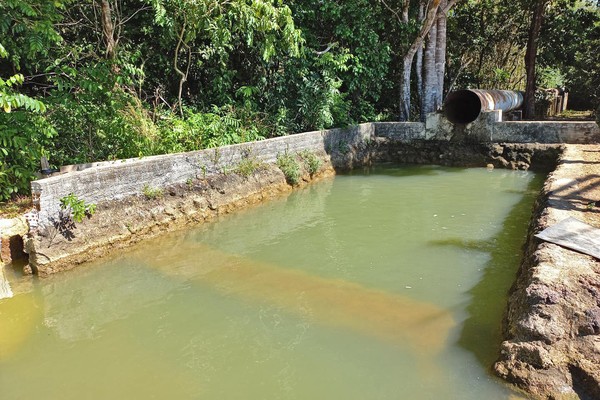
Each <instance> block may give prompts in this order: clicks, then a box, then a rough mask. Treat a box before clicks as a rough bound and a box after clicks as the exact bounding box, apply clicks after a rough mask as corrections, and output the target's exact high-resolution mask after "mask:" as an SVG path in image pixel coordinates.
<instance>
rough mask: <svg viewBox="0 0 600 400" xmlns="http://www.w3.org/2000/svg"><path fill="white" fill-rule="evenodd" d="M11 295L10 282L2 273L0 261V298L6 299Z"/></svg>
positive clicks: (2, 268)
mask: <svg viewBox="0 0 600 400" xmlns="http://www.w3.org/2000/svg"><path fill="white" fill-rule="evenodd" d="M12 296H13V292H12V290H11V289H10V284H9V283H8V280H7V279H6V276H5V275H4V267H3V266H2V263H1V262H0V300H2V299H8V298H11V297H12Z"/></svg>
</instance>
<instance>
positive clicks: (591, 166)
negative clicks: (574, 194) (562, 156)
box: [580, 144, 600, 228]
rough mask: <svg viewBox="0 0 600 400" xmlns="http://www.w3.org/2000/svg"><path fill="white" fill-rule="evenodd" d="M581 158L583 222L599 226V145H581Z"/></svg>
mask: <svg viewBox="0 0 600 400" xmlns="http://www.w3.org/2000/svg"><path fill="white" fill-rule="evenodd" d="M580 151H581V152H582V155H583V160H582V163H581V169H582V171H583V172H582V177H584V178H585V180H586V181H585V184H584V185H583V186H582V187H581V188H580V190H581V195H580V196H581V198H582V200H581V204H580V207H583V208H584V210H585V211H583V214H584V215H585V222H587V223H588V224H590V225H593V226H595V227H598V228H600V145H597V144H596V145H588V146H581V150H580Z"/></svg>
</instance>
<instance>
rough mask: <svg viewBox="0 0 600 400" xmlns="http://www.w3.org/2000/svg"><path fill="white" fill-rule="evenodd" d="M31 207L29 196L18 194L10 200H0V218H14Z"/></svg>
mask: <svg viewBox="0 0 600 400" xmlns="http://www.w3.org/2000/svg"><path fill="white" fill-rule="evenodd" d="M32 208H33V203H32V202H31V197H29V196H23V195H19V196H17V197H15V198H14V199H12V200H10V201H5V202H0V218H14V217H18V216H19V215H23V214H25V213H26V212H27V211H29V210H31V209H32Z"/></svg>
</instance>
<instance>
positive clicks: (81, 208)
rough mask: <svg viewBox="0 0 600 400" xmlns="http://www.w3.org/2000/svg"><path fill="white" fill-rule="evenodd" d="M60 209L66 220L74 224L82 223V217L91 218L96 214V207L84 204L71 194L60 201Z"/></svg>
mask: <svg viewBox="0 0 600 400" xmlns="http://www.w3.org/2000/svg"><path fill="white" fill-rule="evenodd" d="M60 209H61V211H63V212H64V213H65V214H66V215H67V216H68V218H72V219H73V221H75V222H81V221H83V218H84V217H88V218H91V216H92V215H94V213H95V212H96V205H95V204H90V203H86V202H85V201H84V200H82V199H80V198H79V197H77V196H76V195H75V194H73V193H69V195H67V196H64V197H63V198H61V199H60Z"/></svg>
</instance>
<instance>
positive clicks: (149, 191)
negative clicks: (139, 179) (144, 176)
mask: <svg viewBox="0 0 600 400" xmlns="http://www.w3.org/2000/svg"><path fill="white" fill-rule="evenodd" d="M142 193H143V194H144V196H146V198H147V199H148V200H154V199H159V198H161V197H163V190H162V189H160V188H152V187H150V186H148V185H145V186H144V188H143V189H142Z"/></svg>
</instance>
